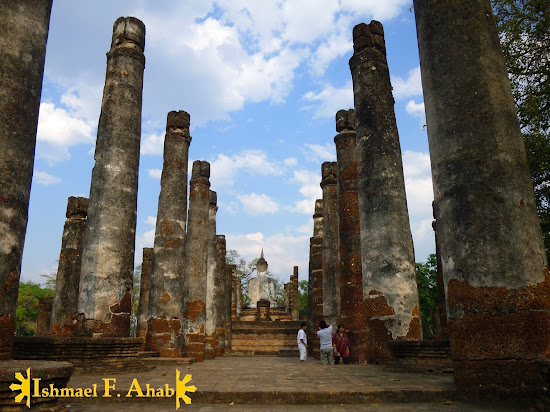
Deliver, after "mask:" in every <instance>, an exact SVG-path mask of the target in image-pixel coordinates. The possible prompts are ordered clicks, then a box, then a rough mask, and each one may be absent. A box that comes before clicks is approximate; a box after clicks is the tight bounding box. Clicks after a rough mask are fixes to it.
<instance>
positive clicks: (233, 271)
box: [231, 265, 239, 320]
mask: <svg viewBox="0 0 550 412" xmlns="http://www.w3.org/2000/svg"><path fill="white" fill-rule="evenodd" d="M233 266H234V265H231V318H232V319H233V320H236V319H237V290H238V289H237V287H238V283H239V279H237V268H236V267H235V268H233Z"/></svg>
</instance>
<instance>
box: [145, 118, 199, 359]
mask: <svg viewBox="0 0 550 412" xmlns="http://www.w3.org/2000/svg"><path fill="white" fill-rule="evenodd" d="M189 122H190V116H189V114H188V113H186V112H184V111H178V112H175V111H174V112H169V113H168V115H167V118H166V134H165V137H164V162H163V165H162V176H161V179H160V194H159V202H158V212H157V223H156V228H155V253H154V256H153V270H152V273H151V278H152V282H151V301H150V305H149V308H150V309H149V310H150V315H149V316H150V317H149V326H148V329H149V331H148V333H149V338H148V340H150V342H151V350H153V351H157V352H159V353H160V356H162V357H178V356H180V355H181V347H182V344H183V341H182V339H183V338H182V324H181V322H182V315H183V296H182V290H183V283H184V281H183V279H184V275H185V274H184V268H185V236H186V233H185V224H186V220H187V163H188V158H189V145H190V144H191V136H190V135H189Z"/></svg>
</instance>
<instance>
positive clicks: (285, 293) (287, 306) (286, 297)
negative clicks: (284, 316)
mask: <svg viewBox="0 0 550 412" xmlns="http://www.w3.org/2000/svg"><path fill="white" fill-rule="evenodd" d="M283 299H284V301H285V313H290V297H289V294H288V283H285V284H284V285H283Z"/></svg>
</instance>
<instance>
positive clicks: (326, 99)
mask: <svg viewBox="0 0 550 412" xmlns="http://www.w3.org/2000/svg"><path fill="white" fill-rule="evenodd" d="M302 100H305V101H308V102H312V103H313V104H312V105H310V106H305V107H303V109H304V110H313V112H314V116H315V117H335V116H336V112H337V111H338V110H341V109H346V108H349V107H353V87H352V83H351V80H350V81H348V82H347V83H346V85H345V86H344V87H342V88H336V87H334V86H332V85H327V86H325V88H324V89H323V90H321V91H320V92H319V93H314V92H312V91H309V92H307V93H306V94H304V95H303V97H302Z"/></svg>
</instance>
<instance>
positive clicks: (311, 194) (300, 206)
mask: <svg viewBox="0 0 550 412" xmlns="http://www.w3.org/2000/svg"><path fill="white" fill-rule="evenodd" d="M290 181H291V182H292V183H297V184H299V185H300V189H299V192H300V194H301V195H302V197H303V199H301V200H298V201H296V202H295V203H294V206H291V207H289V208H288V210H290V211H292V212H297V213H304V214H309V215H313V212H314V211H315V200H316V199H320V198H321V197H322V195H323V192H322V190H321V186H320V182H321V176H320V174H318V173H315V172H312V171H310V170H295V171H294V175H293V177H292V179H290Z"/></svg>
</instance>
